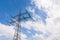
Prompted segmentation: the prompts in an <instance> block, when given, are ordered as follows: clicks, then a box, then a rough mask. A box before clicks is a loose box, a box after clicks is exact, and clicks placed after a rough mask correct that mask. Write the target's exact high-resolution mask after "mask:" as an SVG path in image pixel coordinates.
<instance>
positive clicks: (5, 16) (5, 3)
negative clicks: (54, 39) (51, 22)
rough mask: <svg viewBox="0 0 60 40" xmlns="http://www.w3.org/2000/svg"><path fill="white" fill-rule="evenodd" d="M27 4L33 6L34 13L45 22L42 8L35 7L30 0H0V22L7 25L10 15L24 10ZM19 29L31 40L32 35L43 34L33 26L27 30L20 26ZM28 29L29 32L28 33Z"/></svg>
mask: <svg viewBox="0 0 60 40" xmlns="http://www.w3.org/2000/svg"><path fill="white" fill-rule="evenodd" d="M28 6H30V7H32V8H34V9H35V14H36V15H38V16H40V17H41V20H42V22H43V23H45V24H46V21H45V19H46V18H47V14H46V12H45V11H44V10H42V9H38V8H37V7H36V8H35V5H34V4H33V5H32V4H31V0H0V23H2V24H6V25H8V24H7V22H6V21H7V20H8V21H9V20H10V19H11V17H10V15H12V16H15V15H17V14H18V12H19V10H22V11H23V12H24V11H25V9H26V8H27V7H28ZM36 21H37V20H36ZM21 29H22V33H24V34H26V35H27V36H28V39H29V38H30V39H31V40H33V38H32V36H33V35H35V34H43V32H40V31H35V30H34V28H32V29H30V30H28V29H27V28H24V27H22V28H21ZM28 31H29V32H31V33H29V32H28ZM3 38H4V39H3ZM2 39H3V40H5V39H6V38H5V37H0V40H2Z"/></svg>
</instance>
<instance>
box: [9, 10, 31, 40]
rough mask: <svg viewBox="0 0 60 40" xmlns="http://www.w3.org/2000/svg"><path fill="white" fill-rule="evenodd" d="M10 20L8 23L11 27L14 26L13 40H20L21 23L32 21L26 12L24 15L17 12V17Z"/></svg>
mask: <svg viewBox="0 0 60 40" xmlns="http://www.w3.org/2000/svg"><path fill="white" fill-rule="evenodd" d="M11 17H12V16H11ZM12 18H13V19H12V20H11V21H10V22H9V23H10V24H13V25H16V29H15V33H14V37H13V40H21V22H22V21H27V20H29V19H32V17H31V15H30V14H29V12H28V11H27V10H26V12H25V13H22V12H19V14H18V15H16V16H14V17H12Z"/></svg>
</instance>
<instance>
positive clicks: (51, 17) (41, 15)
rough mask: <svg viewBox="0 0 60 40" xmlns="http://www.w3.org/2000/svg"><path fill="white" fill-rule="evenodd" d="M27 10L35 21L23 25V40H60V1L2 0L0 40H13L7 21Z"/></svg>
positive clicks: (11, 29)
mask: <svg viewBox="0 0 60 40" xmlns="http://www.w3.org/2000/svg"><path fill="white" fill-rule="evenodd" d="M26 9H27V10H28V12H29V14H30V15H31V17H32V19H33V20H34V21H33V20H28V21H26V22H22V23H21V40H60V31H59V30H60V0H0V40H13V36H14V33H15V27H16V26H14V25H9V24H8V23H7V21H10V19H12V18H11V17H10V15H12V16H15V15H17V14H19V11H20V10H21V11H22V12H23V13H24V12H25V10H26Z"/></svg>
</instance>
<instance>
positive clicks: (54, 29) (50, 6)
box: [25, 0, 60, 40]
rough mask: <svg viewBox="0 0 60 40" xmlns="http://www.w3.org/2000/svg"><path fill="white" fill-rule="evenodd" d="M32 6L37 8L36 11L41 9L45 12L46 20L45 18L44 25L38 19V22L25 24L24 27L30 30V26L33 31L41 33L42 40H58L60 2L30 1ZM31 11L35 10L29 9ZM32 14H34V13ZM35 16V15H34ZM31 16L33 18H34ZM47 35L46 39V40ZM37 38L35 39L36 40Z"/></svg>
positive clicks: (48, 0) (56, 0)
mask: <svg viewBox="0 0 60 40" xmlns="http://www.w3.org/2000/svg"><path fill="white" fill-rule="evenodd" d="M32 4H34V5H35V7H37V8H38V9H43V10H44V11H46V12H47V13H46V14H47V18H46V25H44V24H43V23H42V22H41V19H40V18H38V17H40V16H38V15H37V16H38V17H35V19H36V18H38V19H39V20H40V21H37V20H36V22H31V21H30V22H26V23H27V25H28V27H27V26H26V24H25V26H26V27H27V28H28V29H30V28H31V26H32V27H33V28H34V30H37V31H42V32H43V34H42V40H56V39H57V40H60V39H59V38H60V31H59V30H60V2H59V0H32ZM31 10H35V9H31ZM31 10H30V11H31ZM32 13H35V12H34V11H33V12H32ZM34 16H35V14H34ZM34 16H33V17H34ZM48 35H49V37H48V38H46V37H47V36H48ZM34 36H38V37H39V38H41V36H40V35H39V34H37V35H34ZM38 37H37V38H38Z"/></svg>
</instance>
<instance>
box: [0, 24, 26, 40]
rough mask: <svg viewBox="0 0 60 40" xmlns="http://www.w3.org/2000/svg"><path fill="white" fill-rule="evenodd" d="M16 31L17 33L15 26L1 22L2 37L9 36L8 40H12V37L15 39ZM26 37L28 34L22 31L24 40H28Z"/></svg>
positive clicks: (0, 32) (0, 33)
mask: <svg viewBox="0 0 60 40" xmlns="http://www.w3.org/2000/svg"><path fill="white" fill-rule="evenodd" d="M14 33H15V30H14V26H8V25H5V24H1V23H0V37H2V36H4V37H6V38H7V39H6V40H10V39H11V40H13V37H14ZM26 37H27V36H26V35H25V34H23V33H21V39H22V40H26ZM2 38H3V37H2ZM8 38H9V39H8ZM3 39H5V38H3Z"/></svg>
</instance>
